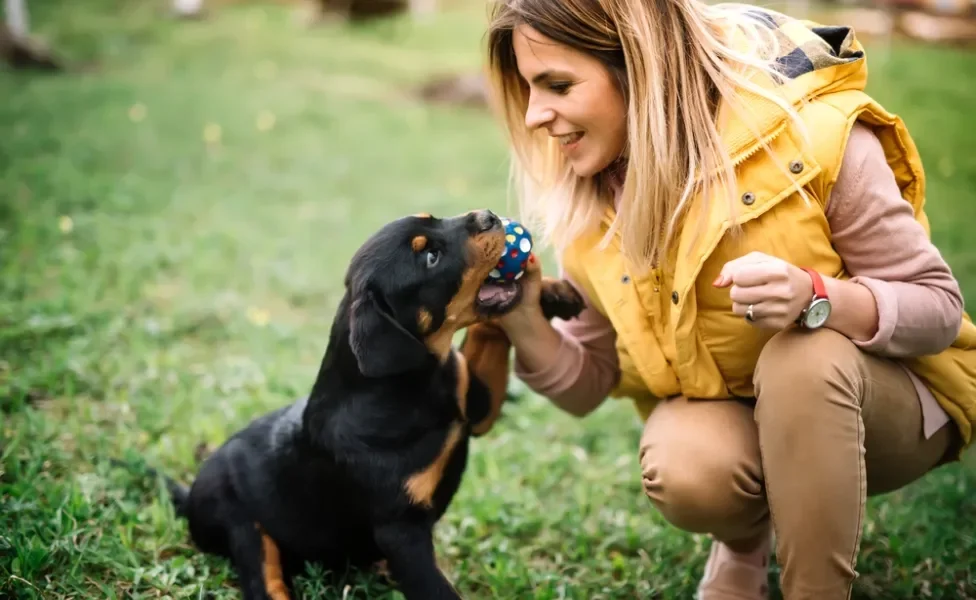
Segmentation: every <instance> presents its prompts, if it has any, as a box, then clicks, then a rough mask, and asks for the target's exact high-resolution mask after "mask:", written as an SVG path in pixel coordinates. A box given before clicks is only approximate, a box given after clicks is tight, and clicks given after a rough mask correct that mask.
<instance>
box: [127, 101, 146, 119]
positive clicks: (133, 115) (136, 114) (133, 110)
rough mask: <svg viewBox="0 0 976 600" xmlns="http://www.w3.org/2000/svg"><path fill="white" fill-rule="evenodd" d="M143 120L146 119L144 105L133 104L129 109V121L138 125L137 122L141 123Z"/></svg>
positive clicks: (139, 103)
mask: <svg viewBox="0 0 976 600" xmlns="http://www.w3.org/2000/svg"><path fill="white" fill-rule="evenodd" d="M145 118H146V105H145V104H142V103H141V102H137V103H136V104H133V105H132V106H131V107H130V108H129V119H130V120H131V121H132V122H133V123H138V122H139V121H142V120H143V119H145Z"/></svg>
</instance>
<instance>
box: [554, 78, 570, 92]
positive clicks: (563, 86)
mask: <svg viewBox="0 0 976 600" xmlns="http://www.w3.org/2000/svg"><path fill="white" fill-rule="evenodd" d="M571 86H572V84H571V83H569V82H568V81H559V82H555V83H550V84H549V89H550V90H552V91H554V92H556V93H557V94H565V93H566V92H568V91H569V88H570V87H571Z"/></svg>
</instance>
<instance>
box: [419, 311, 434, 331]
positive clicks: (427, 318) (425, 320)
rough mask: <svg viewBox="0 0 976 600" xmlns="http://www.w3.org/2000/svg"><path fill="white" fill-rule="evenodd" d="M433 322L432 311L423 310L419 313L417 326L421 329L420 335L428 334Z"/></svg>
mask: <svg viewBox="0 0 976 600" xmlns="http://www.w3.org/2000/svg"><path fill="white" fill-rule="evenodd" d="M433 320H434V317H433V316H432V315H431V314H430V311H429V310H427V309H426V308H421V309H420V310H419V311H418V312H417V326H418V327H420V333H427V331H428V330H429V329H430V324H431V322H433Z"/></svg>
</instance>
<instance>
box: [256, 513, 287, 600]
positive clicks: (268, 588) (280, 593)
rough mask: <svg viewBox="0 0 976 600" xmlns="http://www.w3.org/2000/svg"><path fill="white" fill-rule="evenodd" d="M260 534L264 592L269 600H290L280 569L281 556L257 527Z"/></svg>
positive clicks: (275, 545) (265, 534) (268, 537)
mask: <svg viewBox="0 0 976 600" xmlns="http://www.w3.org/2000/svg"><path fill="white" fill-rule="evenodd" d="M257 528H258V531H259V532H260V533H261V554H262V556H263V560H262V563H261V573H262V575H264V591H265V592H266V593H267V594H268V597H269V598H271V600H291V595H290V594H289V593H288V586H287V585H285V578H284V574H283V573H282V569H281V554H280V553H279V552H278V545H277V544H275V542H274V540H272V539H271V536H269V535H268V534H267V533H265V532H264V530H263V529H262V528H261V526H260V525H257Z"/></svg>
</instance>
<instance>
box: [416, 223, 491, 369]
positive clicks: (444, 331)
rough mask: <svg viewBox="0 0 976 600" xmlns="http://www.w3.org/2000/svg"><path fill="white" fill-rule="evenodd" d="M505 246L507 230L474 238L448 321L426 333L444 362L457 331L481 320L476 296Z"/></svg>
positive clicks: (452, 301) (427, 340) (431, 349)
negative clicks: (466, 266)
mask: <svg viewBox="0 0 976 600" xmlns="http://www.w3.org/2000/svg"><path fill="white" fill-rule="evenodd" d="M504 248H505V232H504V231H497V232H491V233H483V234H480V235H478V236H475V237H473V238H471V240H470V241H469V242H468V245H467V252H468V265H469V266H468V268H467V270H465V271H464V275H462V277H461V285H460V287H459V288H458V291H457V293H456V294H454V298H452V299H451V302H450V303H449V304H448V305H447V309H446V311H445V314H446V315H447V316H446V317H445V319H444V324H443V325H441V326H440V327H439V328H438V329H437V331H434V332H433V333H431V334H430V335H428V336H427V337H426V339H425V340H424V342H425V343H426V344H427V347H428V348H430V351H431V352H433V353H434V355H435V356H437V357H438V358H439V359H440V361H441V363H442V364H443V363H444V362H445V361H446V360H447V356H448V354H449V353H450V351H451V343H452V342H453V340H454V334H455V333H457V332H458V330H460V329H463V328H465V327H467V326H469V325H471V324H472V323H476V322H477V321H479V319H480V317H479V315H478V313H477V311H476V310H475V306H474V304H475V300H476V299H477V297H478V290H479V289H481V284H482V283H484V281H485V278H486V277H488V273H490V272H491V270H492V269H493V268H495V265H496V264H498V257H499V256H501V253H502V250H503V249H504Z"/></svg>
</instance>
